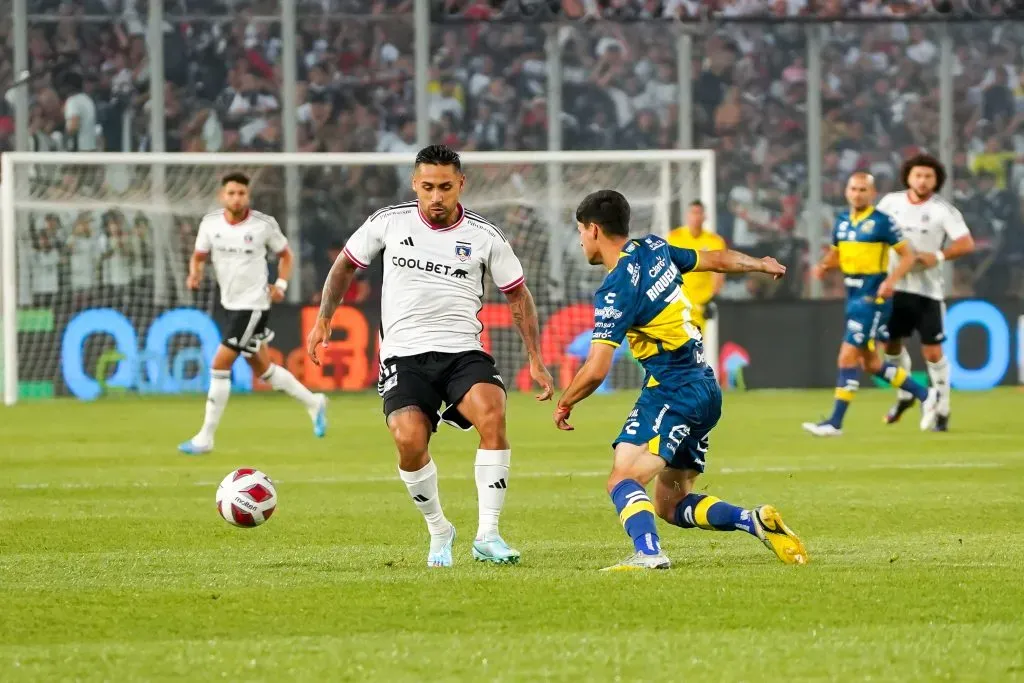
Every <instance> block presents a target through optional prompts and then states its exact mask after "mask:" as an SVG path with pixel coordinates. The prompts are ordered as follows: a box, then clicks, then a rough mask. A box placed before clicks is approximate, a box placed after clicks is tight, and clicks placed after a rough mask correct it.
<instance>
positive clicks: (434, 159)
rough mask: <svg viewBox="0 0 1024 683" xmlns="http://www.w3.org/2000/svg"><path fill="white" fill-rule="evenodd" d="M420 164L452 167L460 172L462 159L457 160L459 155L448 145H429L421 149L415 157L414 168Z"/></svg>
mask: <svg viewBox="0 0 1024 683" xmlns="http://www.w3.org/2000/svg"><path fill="white" fill-rule="evenodd" d="M420 164H427V165H428V166H454V167H455V170H456V171H459V172H460V173H461V172H462V159H460V158H459V153H458V152H456V151H455V150H454V149H452V148H451V147H449V146H448V145H430V146H429V147H424V148H423V149H421V150H420V151H419V153H418V154H417V155H416V166H419V165H420Z"/></svg>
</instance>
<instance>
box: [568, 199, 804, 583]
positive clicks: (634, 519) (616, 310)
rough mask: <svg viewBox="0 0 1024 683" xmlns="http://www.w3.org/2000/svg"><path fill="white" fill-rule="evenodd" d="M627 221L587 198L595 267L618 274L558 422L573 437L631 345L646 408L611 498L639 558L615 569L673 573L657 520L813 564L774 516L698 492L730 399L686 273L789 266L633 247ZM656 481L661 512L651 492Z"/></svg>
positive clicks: (625, 432)
mask: <svg viewBox="0 0 1024 683" xmlns="http://www.w3.org/2000/svg"><path fill="white" fill-rule="evenodd" d="M629 213H630V211H629V202H627V201H626V198H625V197H623V196H622V195H621V194H619V193H618V192H615V191H613V190H601V191H599V192H594V193H592V194H590V195H588V196H587V197H586V198H585V199H584V200H583V201H582V202H581V203H580V205H579V208H577V209H576V222H577V228H578V230H579V233H580V243H581V245H582V247H583V253H584V254H585V255H586V257H587V261H588V262H589V263H591V264H593V265H598V264H602V265H604V266H605V267H606V268H607V269H608V270H609V271H610V272H609V273H608V275H607V277H605V280H604V284H602V285H601V288H600V289H598V291H597V294H596V295H595V306H596V310H595V313H594V336H593V343H592V344H591V347H590V354H589V355H588V356H587V360H586V362H585V363H584V364H583V367H581V368H580V370H579V372H578V373H577V374H576V377H574V378H573V380H572V383H571V384H570V385H569V386H568V387H567V388H566V390H565V393H564V394H562V398H561V399H560V400H559V401H558V407H557V408H556V409H555V415H554V420H555V424H556V425H557V426H558V428H559V429H563V430H571V429H572V427H571V426H570V425H569V423H568V422H567V420H568V418H569V414H570V412H571V411H572V409H573V407H575V405H576V404H577V403H579V402H580V401H582V400H583V399H585V398H586V397H587V396H590V394H592V393H593V392H594V390H595V389H597V387H598V386H600V384H601V382H603V381H604V379H605V377H606V376H607V375H608V372H609V370H610V369H611V366H612V360H613V357H614V352H615V348H616V347H617V346H619V345H620V344H621V343H622V341H623V340H624V339H627V338H628V339H629V346H630V350H631V351H632V352H633V356H634V357H635V358H636V359H637V360H639V361H640V363H641V364H642V365H643V367H644V370H645V371H646V374H645V377H644V388H643V390H642V391H641V392H640V398H639V399H637V402H636V405H635V406H634V408H633V412H631V413H630V414H629V418H628V419H627V421H626V424H625V426H624V427H623V428H622V432H621V433H620V434H619V436H618V437H617V438H616V439H615V442H614V444H613V448H614V449H615V460H614V464H613V466H612V473H611V475H610V476H609V477H608V493H609V494H610V495H611V498H612V502H613V503H614V504H615V510H616V512H617V513H618V515H619V520H620V521H621V522H622V525H623V526H624V527H625V530H626V533H627V534H629V536H630V538H631V539H632V540H633V546H634V549H635V551H636V552H635V554H634V555H632V556H630V557H629V558H628V559H626V560H625V561H623V562H621V563H619V564H617V565H614V566H612V567H608V569H609V570H616V571H617V570H628V569H667V568H668V567H669V566H670V565H671V562H670V561H669V559H668V557H666V556H665V555H664V554H662V552H661V543H660V540H659V538H658V532H657V529H656V528H655V521H654V515H655V514H657V515H658V516H659V517H661V518H662V519H664V520H665V521H666V522H668V523H669V524H674V525H675V526H678V527H682V528H684V529H692V528H694V527H699V528H701V529H711V530H716V531H734V530H737V529H739V530H742V531H746V532H747V533H748V534H750V535H752V536H754V537H756V538H758V539H759V540H760V541H761V542H763V543H764V544H765V545H766V546H768V548H770V549H771V550H772V551H773V552H774V553H775V554H776V555H777V556H778V557H779V559H781V560H782V561H783V562H785V563H787V564H803V563H805V562H807V551H806V550H805V549H804V546H803V543H801V542H800V539H799V538H797V537H796V535H795V534H794V533H793V532H792V531H791V530H790V529H789V528H788V527H787V526H786V525H785V524H784V523H783V521H782V517H781V516H780V515H779V513H778V512H777V511H776V510H775V508H774V507H772V506H771V505H762V506H761V507H757V508H754V509H744V508H740V507H737V506H735V505H730V504H729V503H726V502H724V501H721V500H719V499H718V498H715V497H714V496H708V495H705V494H703V493H694V492H693V485H694V482H695V481H696V479H697V477H698V476H699V475H700V474H701V473H702V472H703V471H704V462H705V458H706V457H707V452H708V435H709V433H710V432H711V430H712V429H713V428H714V427H715V425H716V424H718V419H719V417H720V416H721V413H722V393H721V390H720V389H719V386H718V382H717V381H716V380H715V374H714V371H713V370H712V369H711V368H710V367H709V366H708V365H707V363H706V362H705V361H704V346H703V343H702V340H701V334H700V330H698V329H697V327H696V326H695V325H694V324H693V322H692V318H691V313H690V308H691V307H690V302H689V301H688V300H687V298H686V296H685V294H684V293H683V290H682V288H681V287H680V285H681V283H682V273H687V272H706V271H714V272H724V273H745V272H761V273H768V274H770V275H774V276H775V277H781V276H782V275H784V274H785V272H786V268H785V266H782V265H780V264H779V263H778V262H777V261H776V260H775V259H773V258H763V259H755V258H751V257H750V256H746V255H745V254H740V253H738V252H735V251H702V252H699V253H698V252H696V251H694V250H692V249H680V248H677V247H673V246H670V245H669V244H667V243H666V242H665V241H664V240H663V239H661V238H660V237H656V236H654V235H648V236H646V237H643V238H640V239H633V240H631V239H629ZM655 477H657V479H658V483H657V486H656V490H655V496H654V502H653V503H652V502H651V499H650V498H649V497H648V496H647V490H646V487H647V484H649V483H650V481H651V480H652V479H654V478H655Z"/></svg>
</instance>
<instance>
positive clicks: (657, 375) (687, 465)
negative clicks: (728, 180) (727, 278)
mask: <svg viewBox="0 0 1024 683" xmlns="http://www.w3.org/2000/svg"><path fill="white" fill-rule="evenodd" d="M699 258H700V257H699V254H698V252H696V251H694V250H693V249H680V248H677V247H673V246H671V245H669V244H668V243H667V242H665V240H663V239H661V238H660V237H657V236H654V235H648V236H646V237H643V238H641V239H636V240H631V241H629V242H627V243H626V246H625V248H624V249H623V251H622V253H621V254H620V258H619V262H618V263H617V264H616V266H615V268H613V269H612V271H611V272H610V273H608V275H607V276H606V277H605V280H604V283H603V284H602V285H601V288H600V289H598V291H597V294H596V295H595V299H594V305H595V311H594V336H593V343H595V344H610V345H612V346H618V345H620V344H621V343H622V342H623V341H624V340H627V339H628V341H629V347H630V350H631V351H632V352H633V356H634V357H635V358H636V359H637V360H638V361H640V364H641V365H642V366H643V368H644V371H645V373H646V375H645V377H644V388H643V390H642V391H641V392H640V398H639V399H637V402H636V405H635V406H634V407H633V411H632V412H631V413H630V415H629V419H628V420H627V422H626V424H625V426H624V427H623V429H622V432H621V433H620V434H619V436H618V438H617V439H616V440H615V444H618V443H620V442H625V443H633V444H647V445H648V447H649V448H650V450H651V452H652V453H656V454H658V455H660V456H661V457H662V458H664V459H665V460H666V461H667V462H668V464H669V466H670V467H674V468H678V469H694V470H697V471H698V472H703V471H704V454H705V453H706V452H707V449H708V433H709V432H710V431H711V430H712V429H713V428H714V426H715V425H716V424H717V423H718V419H719V417H720V416H721V413H722V394H721V391H720V390H719V387H718V383H717V381H716V380H715V374H714V372H713V370H712V369H711V367H709V366H708V365H707V363H706V362H705V361H704V346H703V342H702V339H701V334H700V330H699V329H698V328H697V326H696V325H694V324H693V322H692V320H691V317H690V302H689V301H688V300H687V298H686V296H685V294H684V293H683V289H682V286H681V285H682V274H683V273H688V272H690V271H692V270H693V269H694V268H695V267H696V266H697V263H698V260H699Z"/></svg>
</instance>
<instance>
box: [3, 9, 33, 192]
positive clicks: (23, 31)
mask: <svg viewBox="0 0 1024 683" xmlns="http://www.w3.org/2000/svg"><path fill="white" fill-rule="evenodd" d="M13 10H14V12H13V14H14V17H13V19H14V25H13V30H14V77H15V79H18V80H24V82H23V83H22V84H21V85H19V86H17V87H16V88H15V89H14V145H15V147H14V148H15V149H16V150H18V151H19V152H27V151H28V93H29V89H30V88H31V87H32V82H31V81H29V80H28V13H27V12H26V10H25V0H14V7H13ZM5 180H7V182H13V181H14V179H13V178H6V179H5Z"/></svg>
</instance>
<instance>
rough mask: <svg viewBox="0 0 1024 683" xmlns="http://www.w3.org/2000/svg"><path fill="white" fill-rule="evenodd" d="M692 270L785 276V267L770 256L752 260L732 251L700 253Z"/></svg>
mask: <svg viewBox="0 0 1024 683" xmlns="http://www.w3.org/2000/svg"><path fill="white" fill-rule="evenodd" d="M693 270H694V272H698V273H700V272H708V271H710V272H714V273H767V274H768V275H773V276H775V279H778V278H780V277H782V276H783V275H785V274H786V266H784V265H782V264H781V263H779V262H778V261H776V260H775V259H773V258H772V257H770V256H765V257H764V258H754V257H753V256H747V255H746V254H744V253H742V252H739V251H733V250H732V249H722V250H718V251H702V252H700V254H699V258H698V259H697V265H696V266H694V268H693Z"/></svg>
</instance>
